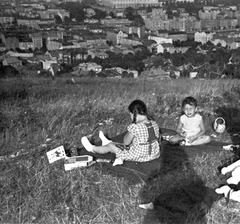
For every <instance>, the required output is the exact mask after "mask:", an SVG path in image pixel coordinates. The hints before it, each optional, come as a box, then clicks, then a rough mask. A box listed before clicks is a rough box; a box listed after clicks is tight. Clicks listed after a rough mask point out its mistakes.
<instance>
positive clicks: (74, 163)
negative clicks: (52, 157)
mask: <svg viewBox="0 0 240 224" xmlns="http://www.w3.org/2000/svg"><path fill="white" fill-rule="evenodd" d="M93 163H95V161H93V157H92V156H89V155H83V156H73V157H66V158H65V161H64V168H65V171H68V170H72V169H75V168H77V167H87V166H90V165H92V164H93Z"/></svg>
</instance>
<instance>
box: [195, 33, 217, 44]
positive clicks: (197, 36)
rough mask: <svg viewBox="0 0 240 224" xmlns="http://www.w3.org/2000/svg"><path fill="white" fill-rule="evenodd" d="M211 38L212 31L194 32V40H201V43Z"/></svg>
mask: <svg viewBox="0 0 240 224" xmlns="http://www.w3.org/2000/svg"><path fill="white" fill-rule="evenodd" d="M212 39H213V33H211V32H196V33H195V34H194V41H195V42H201V43H202V44H205V43H207V42H208V41H211V40H212Z"/></svg>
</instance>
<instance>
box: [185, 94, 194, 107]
mask: <svg viewBox="0 0 240 224" xmlns="http://www.w3.org/2000/svg"><path fill="white" fill-rule="evenodd" d="M186 104H189V105H191V106H195V107H196V106H197V100H196V99H195V98H193V97H192V96H188V97H186V98H185V99H184V100H183V101H182V107H184V106H185V105H186Z"/></svg>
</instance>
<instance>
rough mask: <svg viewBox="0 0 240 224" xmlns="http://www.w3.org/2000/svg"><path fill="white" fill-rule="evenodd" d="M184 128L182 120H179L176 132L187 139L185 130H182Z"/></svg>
mask: <svg viewBox="0 0 240 224" xmlns="http://www.w3.org/2000/svg"><path fill="white" fill-rule="evenodd" d="M182 127H183V124H182V122H181V120H180V119H179V121H178V125H177V129H176V132H177V133H178V134H179V135H181V136H183V137H185V136H184V133H183V130H182Z"/></svg>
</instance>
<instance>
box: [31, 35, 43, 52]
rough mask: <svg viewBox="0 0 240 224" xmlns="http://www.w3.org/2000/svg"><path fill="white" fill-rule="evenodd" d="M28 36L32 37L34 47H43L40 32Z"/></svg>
mask: <svg viewBox="0 0 240 224" xmlns="http://www.w3.org/2000/svg"><path fill="white" fill-rule="evenodd" d="M30 37H31V38H32V42H33V46H34V49H35V48H38V49H40V48H42V47H43V37H42V34H41V33H32V34H30Z"/></svg>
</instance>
